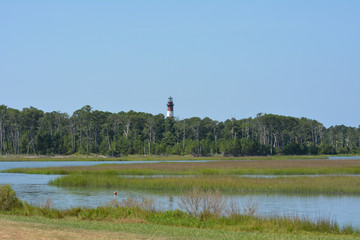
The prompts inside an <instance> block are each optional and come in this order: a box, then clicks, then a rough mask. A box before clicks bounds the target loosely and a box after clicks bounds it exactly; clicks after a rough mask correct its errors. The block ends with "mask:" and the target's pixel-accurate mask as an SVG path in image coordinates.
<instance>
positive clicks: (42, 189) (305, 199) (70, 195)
mask: <svg viewBox="0 0 360 240" xmlns="http://www.w3.org/2000/svg"><path fill="white" fill-rule="evenodd" d="M147 162H148V161H147ZM154 162H155V161H154ZM103 163H107V162H10V163H9V162H0V169H1V170H3V169H9V168H17V167H48V166H74V165H75V166H84V165H95V164H103ZM108 163H121V164H128V163H134V162H108ZM138 163H140V161H139V162H138ZM141 163H142V162H141ZM56 177H58V176H55V175H39V174H17V173H11V174H10V173H0V184H4V183H8V184H11V186H12V187H13V188H14V190H15V191H16V193H17V196H18V197H19V198H20V199H21V200H25V201H28V202H29V203H33V204H37V205H38V204H41V203H43V202H45V201H46V199H47V198H50V199H51V200H52V202H53V204H54V207H56V208H62V209H65V208H70V207H75V206H86V207H96V206H99V205H103V204H106V203H107V202H109V201H111V200H112V199H113V198H114V197H113V195H112V194H113V192H114V191H117V192H118V197H117V200H122V199H126V198H128V197H135V198H137V199H139V200H140V199H141V198H142V197H147V198H151V199H154V201H155V204H156V206H157V207H158V208H161V209H171V210H173V209H176V208H178V207H179V206H178V202H179V198H178V196H173V195H171V194H166V193H162V194H161V193H149V192H140V191H129V190H126V191H122V190H121V189H116V188H111V189H102V188H59V187H55V186H49V185H48V184H47V183H48V181H49V180H50V179H54V178H56ZM249 199H252V200H253V201H255V202H256V203H257V206H258V212H259V213H260V214H262V215H263V216H270V215H278V216H299V217H305V218H309V219H313V220H318V219H324V218H325V219H332V220H336V221H337V223H338V224H339V225H340V226H345V225H350V224H351V225H353V226H355V227H357V228H360V197H359V196H297V195H291V196H288V195H236V196H229V200H232V201H234V202H236V203H238V204H239V205H240V207H242V206H243V205H244V204H245V203H246V202H247V201H249Z"/></svg>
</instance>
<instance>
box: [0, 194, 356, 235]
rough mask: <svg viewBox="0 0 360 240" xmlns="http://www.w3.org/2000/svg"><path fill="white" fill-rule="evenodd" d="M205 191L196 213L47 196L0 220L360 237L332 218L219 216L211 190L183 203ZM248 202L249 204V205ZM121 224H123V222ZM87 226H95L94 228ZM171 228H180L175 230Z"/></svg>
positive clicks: (232, 211)
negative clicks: (73, 203)
mask: <svg viewBox="0 0 360 240" xmlns="http://www.w3.org/2000/svg"><path fill="white" fill-rule="evenodd" d="M194 193H195V194H194ZM204 196H205V197H209V198H208V199H207V200H206V206H207V208H204V207H202V206H200V207H202V208H201V209H202V210H201V211H200V212H198V214H194V213H193V212H184V211H181V210H175V211H159V210H157V209H155V208H154V205H153V202H152V201H150V200H147V199H143V200H142V201H136V200H134V199H126V200H123V201H121V202H119V201H116V200H113V201H111V202H110V203H108V204H107V205H106V206H100V207H97V208H94V209H89V208H72V209H66V210H58V209H54V208H52V206H51V201H48V204H45V205H44V206H40V207H39V206H34V205H30V204H28V203H26V202H24V203H22V204H20V205H17V206H12V207H11V208H9V209H6V210H1V211H0V219H9V218H10V216H19V217H17V218H16V220H17V221H26V220H28V221H45V222H47V221H49V222H52V223H56V224H59V225H61V226H69V225H70V224H72V225H70V226H73V227H75V226H81V228H87V227H89V224H91V222H93V223H94V225H97V226H98V227H99V228H98V229H102V230H110V231H120V229H122V228H125V227H126V223H133V224H134V223H136V224H134V225H136V226H138V227H140V226H139V225H147V224H154V225H155V226H160V228H161V229H162V228H165V229H166V228H167V227H166V226H178V227H183V228H185V229H188V231H189V232H192V231H196V230H195V229H202V230H203V231H201V235H200V237H202V238H207V237H208V234H210V236H212V235H213V234H215V235H217V236H220V235H219V234H220V233H221V234H225V233H226V235H227V234H229V236H239V235H237V234H240V235H243V236H248V234H250V233H251V234H255V236H257V237H256V238H254V239H265V238H264V236H268V234H275V235H277V234H280V235H283V234H292V235H293V234H294V235H301V236H303V237H306V238H304V239H311V238H312V237H314V236H317V237H319V236H322V237H329V236H332V237H335V238H339V237H345V236H351V237H359V236H360V232H359V231H358V230H356V229H354V228H352V227H351V226H348V227H344V228H342V229H341V228H339V226H338V225H337V224H336V223H335V222H332V221H330V220H319V221H317V222H314V221H311V220H307V219H300V218H297V217H292V218H291V217H288V218H286V217H270V218H263V217H259V216H256V211H251V212H246V211H244V212H245V213H240V211H239V210H238V208H236V207H234V208H232V209H230V211H229V212H228V216H226V217H225V216H222V215H221V211H209V210H211V209H212V206H218V205H220V204H219V203H220V201H223V200H221V199H222V197H221V195H220V197H221V199H220V200H219V196H218V197H216V196H215V195H214V194H213V193H211V192H199V191H195V192H192V193H191V194H190V195H188V197H190V200H191V201H188V202H187V203H188V205H187V206H190V207H196V206H197V205H196V204H197V203H198V202H200V203H201V202H203V200H204V199H203V200H201V199H202V197H204ZM199 197H200V201H194V199H198V198H199ZM192 198H194V199H192ZM209 199H210V201H212V202H211V204H209V201H208V200H209ZM204 206H205V205H204ZM250 207H251V208H253V207H252V206H250ZM218 209H219V208H218ZM21 216H22V217H21ZM25 216H26V217H27V218H26V219H25V218H24V217H25ZM46 219H49V220H46ZM14 220H15V219H14ZM55 220H56V221H55ZM89 221H91V222H89ZM118 223H121V224H118ZM124 223H125V226H122V225H123V224H124ZM100 227H101V228H100ZM90 228H91V229H93V227H90ZM141 228H142V227H140V229H141ZM116 229H117V230H116ZM169 229H173V230H174V229H175V228H170V227H169ZM219 230H221V231H219ZM175 231H176V232H178V231H179V230H175ZM256 233H257V234H259V235H257V234H256ZM163 234H169V232H168V231H165V232H163ZM157 236H158V235H157ZM186 236H188V235H186ZM250 236H251V235H250Z"/></svg>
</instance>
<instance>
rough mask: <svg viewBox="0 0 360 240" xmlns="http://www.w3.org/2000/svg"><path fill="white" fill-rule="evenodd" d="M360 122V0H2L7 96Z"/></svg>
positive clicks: (215, 115) (50, 104) (0, 88)
mask: <svg viewBox="0 0 360 240" xmlns="http://www.w3.org/2000/svg"><path fill="white" fill-rule="evenodd" d="M170 95H171V96H173V97H174V103H175V107H174V110H175V116H177V117H179V118H181V119H183V118H189V117H194V116H197V117H202V118H203V117H210V118H212V119H216V120H220V121H223V120H225V119H228V118H232V117H235V118H237V119H241V118H248V117H255V116H256V114H257V113H259V112H262V113H273V114H280V115H286V116H294V117H307V118H311V119H316V120H318V121H320V122H322V123H324V125H325V126H326V127H329V126H331V125H339V124H344V125H347V126H356V127H357V126H359V124H360V107H359V104H360V1H358V0H353V1H350V0H344V1H340V0H338V1H331V0H326V1H320V0H319V1H316V0H301V1H300V0H299V1H285V0H284V1H267V0H266V1H265V0H264V1H250V0H249V1H221V0H219V1H193V0H192V1H183V0H181V1H180V0H179V1H169V0H164V1H150V0H144V1H134V0H131V1H130V0H129V1H100V0H99V1H45V0H44V1H29V0H27V1H16V0H9V1H2V0H0V104H5V105H7V106H8V107H12V108H17V109H22V108H24V107H29V106H34V107H36V108H39V109H41V110H44V111H46V112H50V111H61V112H67V113H69V114H70V115H71V114H72V113H73V112H74V111H75V110H77V109H80V108H81V107H82V106H84V105H91V106H92V107H93V108H94V109H97V110H103V111H110V112H120V111H129V110H134V111H141V112H149V113H153V114H158V113H163V114H166V102H167V98H168V97H169V96H170Z"/></svg>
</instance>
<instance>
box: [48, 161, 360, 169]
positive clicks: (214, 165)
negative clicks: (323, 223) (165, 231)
mask: <svg viewBox="0 0 360 240" xmlns="http://www.w3.org/2000/svg"><path fill="white" fill-rule="evenodd" d="M324 167H327V168H347V167H360V161H359V160H271V161H265V160H249V161H244V160H240V161H238V160H230V161H214V162H165V163H163V162H162V163H140V164H138V163H136V164H135V163H134V164H104V165H100V166H80V167H61V168H54V169H64V170H69V171H106V170H122V169H151V170H167V171H184V170H191V169H203V168H209V169H234V168H235V169H236V168H241V169H292V168H310V169H312V168H324ZM48 169H51V168H48Z"/></svg>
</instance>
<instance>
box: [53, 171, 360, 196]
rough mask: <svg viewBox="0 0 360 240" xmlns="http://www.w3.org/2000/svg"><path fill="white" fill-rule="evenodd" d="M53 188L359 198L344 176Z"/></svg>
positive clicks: (68, 180) (356, 182)
mask: <svg viewBox="0 0 360 240" xmlns="http://www.w3.org/2000/svg"><path fill="white" fill-rule="evenodd" d="M49 184H50V185H55V186H62V187H67V186H81V187H90V186H91V187H119V188H122V189H139V190H160V191H174V192H181V191H189V190H192V189H193V188H194V187H195V188H199V189H200V190H203V191H207V190H212V191H215V190H219V191H222V192H226V193H286V194H360V188H359V186H360V178H359V177H348V176H321V177H291V178H283V177H278V178H244V177H236V176H195V177H186V178H179V177H167V178H156V177H144V178H123V177H118V176H116V175H67V176H63V177H60V178H57V179H55V180H51V181H50V182H49Z"/></svg>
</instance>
